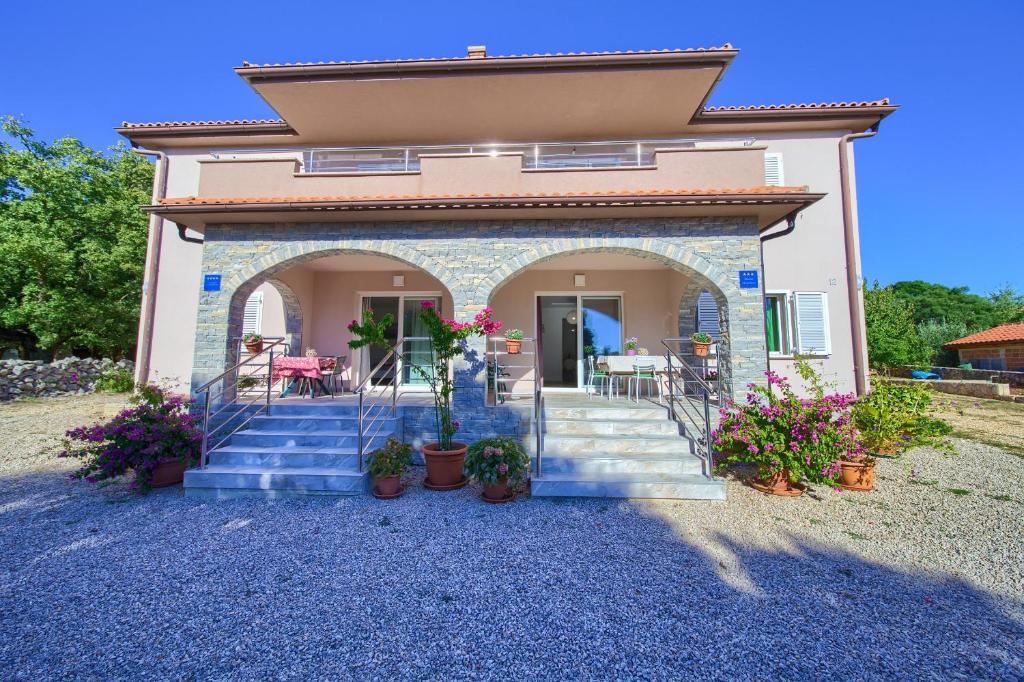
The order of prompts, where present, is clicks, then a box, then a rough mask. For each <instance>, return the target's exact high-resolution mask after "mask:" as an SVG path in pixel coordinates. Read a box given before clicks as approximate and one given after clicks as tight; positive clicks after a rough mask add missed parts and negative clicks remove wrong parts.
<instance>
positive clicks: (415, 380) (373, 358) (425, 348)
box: [361, 295, 441, 386]
mask: <svg viewBox="0 0 1024 682" xmlns="http://www.w3.org/2000/svg"><path fill="white" fill-rule="evenodd" d="M423 301H431V302H433V304H434V305H435V306H436V307H437V309H438V310H440V309H441V297H440V296H434V295H417V296H363V302H362V309H363V310H373V313H374V318H375V319H376V320H378V321H380V320H381V319H382V318H383V317H384V316H385V315H387V314H389V313H390V314H391V315H392V316H393V317H394V318H395V321H394V323H393V324H392V325H390V326H389V327H388V328H387V330H385V332H384V338H385V339H387V343H388V347H387V348H381V347H379V346H377V345H373V346H369V347H367V348H364V349H363V355H362V362H363V368H364V369H363V370H362V372H361V374H362V376H366V374H365V373H366V372H369V371H370V370H372V369H373V368H374V367H376V366H377V365H378V364H380V361H381V360H382V359H383V358H384V356H385V355H387V353H388V351H389V350H391V349H392V348H393V347H394V345H395V344H396V343H398V339H399V337H401V338H405V339H408V338H409V337H425V336H426V335H427V332H426V329H424V328H423V324H422V323H421V322H420V317H419V312H420V310H421V309H422V307H423ZM403 350H404V357H402V358H401V364H400V365H399V370H400V371H401V372H402V383H403V384H409V385H413V386H420V385H426V380H425V379H424V377H423V374H422V373H421V372H420V371H418V370H416V369H414V367H420V368H421V369H422V371H423V372H428V373H429V372H430V368H431V366H432V364H431V356H430V342H429V341H426V340H422V341H409V342H407V343H406V344H405V346H404V349H403ZM393 371H394V367H393V366H392V363H390V362H388V363H385V366H383V367H381V368H380V369H378V370H377V373H376V375H375V376H374V379H373V381H374V383H375V384H389V385H390V383H391V377H392V372H393ZM428 376H429V374H428Z"/></svg>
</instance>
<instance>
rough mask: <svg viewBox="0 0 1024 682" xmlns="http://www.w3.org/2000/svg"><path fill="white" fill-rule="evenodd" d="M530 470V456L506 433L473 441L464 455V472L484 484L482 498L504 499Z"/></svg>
mask: <svg viewBox="0 0 1024 682" xmlns="http://www.w3.org/2000/svg"><path fill="white" fill-rule="evenodd" d="M529 470H530V458H529V456H528V455H527V454H526V451H525V450H523V447H522V446H521V445H520V444H519V443H518V442H517V441H516V440H515V439H514V438H509V437H507V436H502V437H498V438H485V439H483V440H480V441H477V442H476V443H473V445H472V446H471V447H470V448H469V452H468V454H467V455H466V474H467V475H468V476H469V477H470V478H472V479H474V480H477V481H479V482H480V483H482V484H483V486H484V492H483V496H482V498H483V500H484V501H485V502H508V501H509V500H511V499H512V498H513V497H514V496H515V493H514V492H513V491H514V490H515V488H516V486H518V485H519V484H520V483H522V482H523V480H525V479H526V476H527V473H528V472H529Z"/></svg>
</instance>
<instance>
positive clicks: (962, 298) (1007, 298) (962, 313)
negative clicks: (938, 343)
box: [892, 280, 1024, 332]
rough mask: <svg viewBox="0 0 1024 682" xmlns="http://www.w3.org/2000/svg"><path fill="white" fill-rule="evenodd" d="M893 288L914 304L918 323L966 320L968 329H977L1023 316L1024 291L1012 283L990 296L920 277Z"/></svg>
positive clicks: (965, 323) (1015, 319) (915, 318)
mask: <svg viewBox="0 0 1024 682" xmlns="http://www.w3.org/2000/svg"><path fill="white" fill-rule="evenodd" d="M892 290H893V292H894V293H895V294H896V295H897V296H899V297H900V298H902V299H904V300H905V301H908V302H909V303H911V304H912V305H913V307H914V322H915V323H917V324H921V323H923V322H930V321H937V322H951V323H963V324H964V325H966V326H967V330H968V332H974V331H980V330H982V329H988V328H989V327H994V326H996V325H997V324H1004V323H1006V322H1017V321H1020V320H1022V319H1024V295H1022V294H1019V293H1017V292H1016V291H1015V290H1014V289H1013V287H1011V286H1010V285H1004V286H1003V287H1002V288H1000V289H998V290H997V291H995V292H993V293H991V294H989V295H988V296H979V295H977V294H972V293H970V292H969V290H968V288H967V287H947V286H943V285H942V284H934V283H932V282H922V281H920V280H915V281H911V282H896V283H895V284H893V285H892Z"/></svg>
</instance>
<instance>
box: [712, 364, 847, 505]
mask: <svg viewBox="0 0 1024 682" xmlns="http://www.w3.org/2000/svg"><path fill="white" fill-rule="evenodd" d="M765 375H766V376H767V377H768V385H767V386H757V385H754V384H750V387H749V388H750V391H749V392H748V393H747V399H746V402H745V403H744V404H733V405H729V406H726V407H723V408H722V409H721V410H720V412H719V414H720V415H721V422H720V423H719V427H718V429H717V430H716V431H715V432H714V433H713V434H712V440H713V443H714V445H715V447H716V449H718V450H719V451H720V452H722V453H724V456H723V457H722V459H723V460H724V461H727V462H749V463H752V464H756V465H757V466H758V472H759V475H760V477H761V479H762V480H768V479H769V478H771V476H773V475H774V474H778V473H780V472H787V474H788V476H789V479H790V481H791V482H793V483H800V482H802V481H808V482H811V483H825V484H828V485H831V486H833V487H834V486H835V485H836V481H837V479H838V477H839V470H840V467H839V462H840V461H842V460H859V459H860V458H862V457H863V456H864V454H865V451H864V446H863V444H862V443H861V441H860V437H859V435H858V433H857V429H856V428H855V427H854V425H853V422H852V419H851V417H850V413H849V408H850V406H851V405H852V404H853V402H854V396H853V395H849V394H841V393H831V394H826V393H825V392H824V391H816V392H815V394H814V395H813V397H811V398H800V397H799V396H797V395H796V394H795V393H794V392H793V389H792V387H791V386H790V384H789V382H788V381H787V380H786V378H784V377H780V376H779V375H778V374H776V373H775V372H772V371H768V372H766V373H765Z"/></svg>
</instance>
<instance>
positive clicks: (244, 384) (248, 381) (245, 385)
mask: <svg viewBox="0 0 1024 682" xmlns="http://www.w3.org/2000/svg"><path fill="white" fill-rule="evenodd" d="M259 384H260V380H259V379H258V378H257V377H254V376H245V377H242V378H241V379H239V380H238V390H240V391H248V390H249V389H250V388H256V387H257V386H259Z"/></svg>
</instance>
